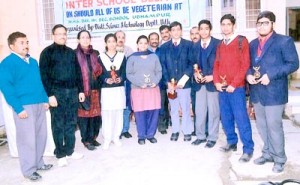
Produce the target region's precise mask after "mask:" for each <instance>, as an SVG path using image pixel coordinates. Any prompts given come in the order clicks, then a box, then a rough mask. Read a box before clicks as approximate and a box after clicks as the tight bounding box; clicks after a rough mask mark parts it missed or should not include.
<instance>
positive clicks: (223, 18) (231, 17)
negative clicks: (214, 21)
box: [220, 14, 235, 25]
mask: <svg viewBox="0 0 300 185" xmlns="http://www.w3.org/2000/svg"><path fill="white" fill-rule="evenodd" d="M225 19H229V20H230V22H231V23H232V24H233V25H235V18H234V16H233V15H231V14H225V15H223V17H222V18H221V20H220V23H221V24H222V22H223V20H225Z"/></svg>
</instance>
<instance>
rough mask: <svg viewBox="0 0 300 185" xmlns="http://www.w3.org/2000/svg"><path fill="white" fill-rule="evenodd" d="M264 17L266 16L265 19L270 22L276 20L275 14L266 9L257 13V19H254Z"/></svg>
mask: <svg viewBox="0 0 300 185" xmlns="http://www.w3.org/2000/svg"><path fill="white" fill-rule="evenodd" d="M264 17H265V18H267V19H269V20H270V21H272V22H275V21H276V16H275V14H274V13H273V12H271V11H268V10H266V11H263V12H260V13H259V14H258V16H257V20H256V21H258V20H259V19H261V18H264Z"/></svg>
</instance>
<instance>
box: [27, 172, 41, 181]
mask: <svg viewBox="0 0 300 185" xmlns="http://www.w3.org/2000/svg"><path fill="white" fill-rule="evenodd" d="M25 178H27V179H29V180H31V181H37V180H40V179H41V178H42V176H41V175H40V174H38V173H37V172H33V173H32V174H31V175H29V176H26V177H25Z"/></svg>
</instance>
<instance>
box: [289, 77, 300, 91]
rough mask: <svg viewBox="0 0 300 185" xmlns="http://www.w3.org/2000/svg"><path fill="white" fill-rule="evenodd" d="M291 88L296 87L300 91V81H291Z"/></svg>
mask: <svg viewBox="0 0 300 185" xmlns="http://www.w3.org/2000/svg"><path fill="white" fill-rule="evenodd" d="M290 86H291V87H296V88H299V89H300V79H297V80H296V79H293V80H291V81H290Z"/></svg>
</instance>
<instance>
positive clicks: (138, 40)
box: [136, 35, 149, 44]
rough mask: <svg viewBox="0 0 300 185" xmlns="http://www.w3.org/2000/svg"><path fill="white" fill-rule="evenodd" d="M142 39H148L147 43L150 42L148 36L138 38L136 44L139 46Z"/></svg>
mask: <svg viewBox="0 0 300 185" xmlns="http://www.w3.org/2000/svg"><path fill="white" fill-rule="evenodd" d="M141 39H146V40H147V42H149V40H148V37H147V36H146V35H141V36H139V37H138V39H137V40H136V43H137V44H138V43H139V42H140V40H141Z"/></svg>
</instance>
